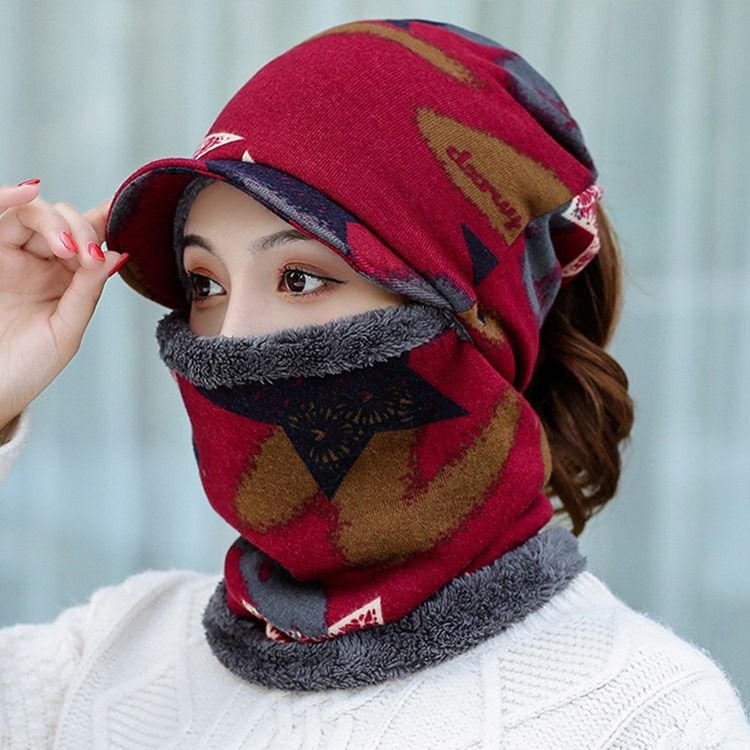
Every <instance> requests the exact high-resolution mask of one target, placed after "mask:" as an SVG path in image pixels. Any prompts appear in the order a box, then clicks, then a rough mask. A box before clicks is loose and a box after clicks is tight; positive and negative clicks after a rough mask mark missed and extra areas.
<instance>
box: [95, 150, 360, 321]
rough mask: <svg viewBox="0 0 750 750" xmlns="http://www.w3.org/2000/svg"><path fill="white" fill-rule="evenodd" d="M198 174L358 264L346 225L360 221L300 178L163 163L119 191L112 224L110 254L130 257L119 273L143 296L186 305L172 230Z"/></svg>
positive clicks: (217, 163) (229, 162)
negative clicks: (239, 193) (182, 199)
mask: <svg viewBox="0 0 750 750" xmlns="http://www.w3.org/2000/svg"><path fill="white" fill-rule="evenodd" d="M201 175H202V176H206V177H211V178H214V179H217V180H221V181H224V182H228V183H229V184H231V185H233V186H234V187H236V188H238V189H240V190H242V191H243V192H245V193H247V194H248V195H250V196H252V197H253V198H255V199H256V200H258V201H259V202H260V203H262V204H263V205H264V206H265V207H266V208H268V209H269V210H271V211H273V212H274V213H275V214H277V215H278V216H280V217H281V218H282V219H284V221H287V222H288V223H290V224H292V225H293V226H295V227H296V228H298V229H299V230H300V231H302V232H305V233H306V234H308V235H309V236H310V237H311V238H312V239H316V240H319V241H320V242H323V243H324V244H325V245H327V246H328V247H330V248H331V249H332V250H334V251H336V252H338V253H339V254H340V255H342V256H343V257H344V258H345V259H346V260H347V261H348V262H349V263H350V264H352V265H354V264H353V263H352V260H353V258H352V253H351V248H350V247H349V245H348V243H347V239H346V236H347V226H348V225H349V224H350V223H352V222H355V223H358V221H357V219H356V218H355V217H354V216H353V215H352V214H350V213H349V212H348V211H346V209H344V208H342V207H341V206H340V205H338V204H337V203H334V202H333V201H332V200H330V199H329V198H327V197H326V196H325V195H323V194H322V193H320V192H318V191H317V190H315V189H314V188H311V187H310V186H309V185H307V184H306V183H304V182H302V181H301V180H298V179H297V178H296V177H293V176H291V175H289V174H287V173H285V172H282V171H281V170H278V169H276V168H274V167H269V166H267V165H265V164H257V163H255V162H245V161H238V160H235V159H219V160H213V161H199V160H195V159H160V160H158V161H153V162H150V163H149V164H146V165H145V166H143V167H141V168H140V169H139V170H138V171H136V172H135V173H133V174H132V175H131V176H130V177H129V178H128V179H127V180H126V181H125V182H124V183H123V184H122V185H121V186H120V188H119V189H118V190H117V192H116V193H115V196H114V198H113V200H112V206H111V208H110V212H109V216H108V219H107V228H106V241H107V248H108V249H109V250H114V251H116V252H119V253H122V252H127V253H128V254H129V255H130V259H129V261H128V263H127V264H125V265H124V266H123V268H122V270H121V271H120V274H121V276H122V278H123V280H124V281H125V282H126V283H127V284H128V285H130V286H131V287H132V288H133V289H135V291H137V292H138V293H139V294H141V295H143V296H144V297H147V298H148V299H150V300H153V301H154V302H157V303H158V304H160V305H164V306H165V307H169V308H171V309H173V310H176V309H180V308H185V307H186V306H187V304H188V300H187V296H186V295H187V292H186V290H185V288H184V287H183V285H182V283H181V281H180V278H179V275H178V272H177V261H176V255H175V248H174V236H173V224H174V215H175V209H176V207H177V203H178V201H179V199H180V196H181V195H182V193H183V191H184V190H185V188H186V187H187V185H188V184H189V183H190V182H191V181H192V180H193V179H194V178H196V177H199V176H201ZM355 270H359V271H360V272H363V273H364V270H363V269H355Z"/></svg>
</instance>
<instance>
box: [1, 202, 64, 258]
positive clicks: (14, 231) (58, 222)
mask: <svg viewBox="0 0 750 750" xmlns="http://www.w3.org/2000/svg"><path fill="white" fill-rule="evenodd" d="M35 234H39V235H40V238H37V239H36V240H35V241H34V242H31V240H32V238H34V235H35ZM40 239H43V240H44V241H40ZM0 246H10V247H17V248H18V247H22V248H24V250H27V251H29V252H31V253H33V254H34V255H37V256H38V257H41V258H50V257H57V258H63V259H68V258H73V257H74V256H76V255H77V254H78V247H77V245H75V241H74V240H73V237H72V235H71V233H70V227H69V226H68V223H67V222H66V220H65V218H64V217H63V216H62V214H61V213H60V212H59V211H57V209H55V208H54V206H51V205H50V204H49V203H47V201H44V200H42V199H41V198H35V199H34V200H33V201H31V202H30V203H28V204H26V205H23V206H17V207H15V208H11V209H8V210H7V211H6V212H5V213H3V214H2V216H0Z"/></svg>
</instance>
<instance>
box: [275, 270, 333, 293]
mask: <svg viewBox="0 0 750 750" xmlns="http://www.w3.org/2000/svg"><path fill="white" fill-rule="evenodd" d="M329 283H334V284H341V283H343V282H341V281H338V280H337V279H330V278H327V277H325V276H317V275H316V274H314V273H310V271H303V270H302V269H301V268H285V269H284V270H283V271H282V273H281V279H280V283H279V286H280V287H281V290H282V291H285V292H289V293H290V294H292V295H299V296H303V295H307V294H316V293H318V292H322V291H323V289H324V288H325V287H327V286H328V285H329Z"/></svg>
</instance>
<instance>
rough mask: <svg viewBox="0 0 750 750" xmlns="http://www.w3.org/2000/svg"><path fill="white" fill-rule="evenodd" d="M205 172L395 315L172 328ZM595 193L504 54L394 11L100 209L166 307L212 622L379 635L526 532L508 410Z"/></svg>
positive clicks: (327, 44)
mask: <svg viewBox="0 0 750 750" xmlns="http://www.w3.org/2000/svg"><path fill="white" fill-rule="evenodd" d="M211 180H224V181H227V182H228V183H230V184H231V185H233V186H235V187H237V188H239V189H240V190H243V191H245V192H246V193H247V194H249V195H251V196H252V197H253V198H255V199H256V200H258V201H260V202H261V203H262V204H263V205H265V206H266V207H267V208H268V209H270V210H271V211H273V212H275V213H276V214H278V215H279V216H280V217H282V218H283V219H284V220H285V221H287V222H288V223H290V224H292V225H293V226H295V227H297V228H298V229H300V230H301V231H303V232H304V233H305V234H307V235H309V236H310V237H312V238H314V239H317V240H319V241H320V242H322V243H324V244H325V245H326V246H328V247H329V248H330V249H331V250H332V251H334V252H336V253H338V254H339V255H340V256H341V257H342V258H343V259H344V260H346V261H347V262H348V263H349V264H350V265H351V266H352V268H354V269H355V270H356V271H358V272H359V273H360V274H362V275H363V276H365V277H366V278H367V279H369V280H370V281H371V282H372V283H374V284H378V285H380V286H382V287H384V288H386V289H389V290H391V291H394V292H397V293H399V294H401V295H404V296H405V297H406V298H407V300H408V304H405V305H402V306H399V307H390V308H384V309H380V310H374V311H370V312H366V313H359V314H356V315H351V316H346V317H342V318H339V319H336V320H333V321H331V322H329V323H326V324H322V325H310V326H305V327H300V328H295V329H289V330H283V331H279V332H277V333H272V334H267V335H263V336H257V337H241V338H229V337H224V336H197V335H195V334H194V333H193V332H192V331H191V330H190V327H189V325H188V323H187V306H188V302H187V298H186V292H185V287H184V285H183V283H182V281H181V278H180V272H179V271H178V263H176V262H175V255H174V253H175V246H176V247H177V250H178V255H179V247H180V234H181V229H182V224H183V222H184V219H185V215H186V212H187V210H189V207H190V204H191V202H192V200H193V199H194V197H195V195H196V194H197V192H198V191H199V190H200V189H201V188H202V187H203V186H205V184H208V183H209V182H210V181H211ZM595 180H596V170H595V168H594V165H593V163H592V160H591V158H590V157H589V154H588V152H587V150H586V147H585V145H584V143H583V139H582V136H581V133H580V131H579V129H578V126H577V124H576V122H575V121H574V120H573V118H572V117H571V115H570V113H569V112H568V110H567V108H566V106H565V105H564V103H563V102H562V100H561V99H560V97H559V96H558V94H557V93H556V92H555V90H554V89H553V88H552V87H551V86H550V84H549V83H548V82H547V81H546V80H545V79H544V78H542V77H541V76H540V75H539V74H538V73H537V72H536V71H534V70H533V69H532V68H531V67H530V66H529V65H528V63H526V62H525V61H524V60H523V59H522V58H521V57H520V56H519V55H518V54H516V53H514V52H512V51H510V50H508V49H506V48H505V47H503V46H501V45H499V44H497V43H496V42H494V41H492V40H490V39H487V38H486V37H483V36H479V35H477V34H474V33H472V32H470V31H467V30H465V29H462V28H459V27H456V26H452V25H449V24H444V23H437V22H433V21H426V20H405V19H399V20H367V21H359V22H354V23H348V24H344V25H341V26H337V27H334V28H331V29H328V30H327V31H323V32H321V33H319V34H317V35H315V36H313V37H311V38H310V39H307V40H306V41H304V42H302V43H301V44H299V45H297V46H296V47H294V48H292V49H291V50H289V51H288V52H286V53H284V54H282V55H281V56H279V57H277V58H276V59H274V60H272V61H271V62H270V63H268V64H267V65H266V66H265V67H263V68H262V69H261V70H260V71H258V73H256V74H255V75H254V76H253V77H252V78H251V79H250V80H249V81H248V82H247V83H246V84H245V85H244V86H243V87H242V88H241V89H240V91H239V92H238V93H237V94H236V95H235V96H234V97H233V98H232V99H231V100H230V101H229V103H228V104H227V105H226V107H225V108H224V109H223V110H222V112H221V113H220V114H219V116H218V118H217V119H216V121H215V123H214V124H213V125H212V127H211V128H210V129H209V131H208V134H207V135H206V137H205V138H204V139H203V141H202V143H201V144H200V146H199V147H198V149H197V151H196V152H195V154H194V155H193V157H192V158H191V159H179V158H177V159H163V160H159V161H156V162H151V163H150V164H147V165H146V166H144V167H143V168H141V169H140V170H138V171H137V172H136V173H135V174H133V175H132V176H131V177H130V178H128V180H127V181H126V182H125V183H124V184H123V186H122V187H121V188H120V189H119V190H118V191H117V194H116V196H115V200H114V202H113V206H112V209H111V213H110V217H109V221H108V230H107V244H108V247H109V248H110V249H111V250H118V251H125V250H127V251H128V252H129V253H130V255H131V259H130V262H129V263H128V265H127V266H125V267H124V269H123V271H122V276H123V278H124V279H125V281H127V282H128V283H129V284H130V285H131V286H133V287H134V288H135V289H136V290H138V291H139V292H141V293H142V294H144V295H145V296H147V297H149V298H150V299H153V300H155V301H157V302H159V303H161V304H164V305H166V306H167V307H169V308H171V309H172V312H171V313H170V314H168V315H167V316H166V317H165V318H164V319H163V320H162V321H161V322H160V324H159V328H158V331H157V337H158V341H159V345H160V351H161V355H162V358H163V360H164V361H165V363H166V364H167V366H168V367H169V368H170V370H171V371H172V373H173V374H174V377H175V379H176V380H177V383H178V385H179V388H180V392H181V395H182V398H183V400H184V403H185V406H186V408H187V412H188V415H189V418H190V422H191V426H192V434H193V446H194V450H195V456H196V459H197V462H198V465H199V470H200V476H201V480H202V482H203V486H204V488H205V491H206V494H207V496H208V498H209V501H210V502H211V504H212V506H213V507H214V508H215V509H216V511H217V512H218V513H220V514H221V515H222V517H223V518H225V519H226V520H227V521H228V522H229V523H230V524H231V525H232V526H234V527H235V528H236V529H237V531H238V532H239V534H240V537H239V539H238V540H237V542H236V543H235V544H234V545H232V547H231V548H230V549H229V551H228V553H227V555H226V559H225V580H224V587H223V588H222V592H223V594H222V596H224V597H225V602H224V604H225V606H226V607H227V609H228V611H229V612H230V613H231V614H232V616H235V617H239V618H256V619H257V620H258V621H260V623H261V624H264V626H265V630H266V634H267V635H268V637H269V638H271V639H274V640H279V641H288V640H290V639H293V640H295V641H303V642H309V641H322V640H327V639H331V638H334V637H336V636H337V635H339V634H342V633H345V632H347V631H351V630H357V629H366V628H370V627H374V626H377V625H380V624H384V623H391V622H394V621H396V620H399V619H400V618H402V617H403V616H404V615H405V614H406V613H408V612H410V611H412V610H414V609H415V607H417V606H418V605H420V603H421V602H424V601H425V600H426V599H427V598H428V597H430V596H431V595H432V594H434V593H435V592H437V591H438V590H439V589H441V587H443V586H445V585H446V584H447V583H448V582H449V581H451V580H452V579H455V578H456V577H458V576H461V575H463V574H467V573H472V572H474V571H478V570H479V569H480V568H482V567H484V566H486V565H488V564H489V563H491V562H493V561H495V560H496V559H498V558H499V557H500V556H501V555H503V554H504V553H506V552H508V551H509V550H512V549H514V548H515V547H517V546H518V545H520V544H521V543H522V542H524V541H525V540H527V539H529V538H530V537H531V536H533V535H534V534H536V533H537V532H538V531H539V530H540V529H541V528H542V527H543V526H544V525H545V524H546V522H547V521H548V520H549V519H550V517H551V514H552V506H551V503H550V501H549V499H548V498H547V497H546V496H545V494H544V488H545V485H546V483H547V480H548V478H549V473H550V456H549V452H548V448H547V444H546V440H545V436H544V430H543V429H542V426H541V423H540V420H539V419H538V417H537V415H536V414H535V413H534V411H533V410H532V409H531V407H530V405H529V404H528V402H527V401H526V399H525V398H524V396H523V392H524V390H525V388H526V387H527V385H528V383H529V381H530V378H531V375H532V373H533V369H534V365H535V362H536V358H537V354H538V349H539V331H540V327H541V325H542V322H543V321H544V318H545V315H546V314H547V312H548V311H549V309H550V306H551V305H552V303H553V301H554V299H555V296H556V295H557V293H558V291H559V289H560V287H561V285H562V284H564V283H566V282H567V280H569V279H570V278H572V277H573V276H574V275H575V274H576V273H578V272H580V270H581V269H582V268H583V267H584V266H585V265H586V263H588V262H589V261H590V260H591V258H592V257H594V255H595V254H596V252H597V249H598V246H599V244H598V237H597V227H596V204H597V201H598V200H599V199H600V197H601V189H600V188H599V187H598V186H597V185H596V184H595Z"/></svg>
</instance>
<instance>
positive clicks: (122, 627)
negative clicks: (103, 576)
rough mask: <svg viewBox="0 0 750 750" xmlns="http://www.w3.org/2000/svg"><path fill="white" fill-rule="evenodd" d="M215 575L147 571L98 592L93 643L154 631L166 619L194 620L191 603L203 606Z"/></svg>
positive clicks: (91, 618)
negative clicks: (129, 634) (138, 632)
mask: <svg viewBox="0 0 750 750" xmlns="http://www.w3.org/2000/svg"><path fill="white" fill-rule="evenodd" d="M218 581H219V577H218V576H212V575H206V574H203V573H197V572H195V571H189V570H166V571H161V570H148V571H145V572H143V573H138V574H136V575H132V576H130V577H129V578H126V579H125V580H124V581H123V582H122V583H120V584H117V585H115V586H106V587H103V588H101V589H99V590H97V591H96V592H95V593H94V594H93V595H92V597H91V600H90V603H89V613H88V618H87V619H88V629H89V631H90V634H91V636H92V637H93V639H94V640H95V641H98V640H101V639H102V638H106V637H108V636H110V635H111V634H112V633H113V632H115V631H116V632H117V633H118V637H122V636H123V634H124V633H127V632H136V631H140V634H141V635H142V634H143V632H144V631H148V630H153V629H154V628H157V627H158V626H159V625H160V624H161V625H166V623H165V619H166V620H173V619H174V617H175V616H176V617H179V618H183V622H187V621H188V620H190V621H191V622H193V621H196V620H198V619H199V618H200V612H198V611H197V608H196V607H195V606H194V604H193V602H194V601H198V602H200V603H201V604H205V601H206V600H207V599H208V596H209V594H210V592H211V591H212V590H213V589H214V588H215V587H216V585H217V583H218Z"/></svg>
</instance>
